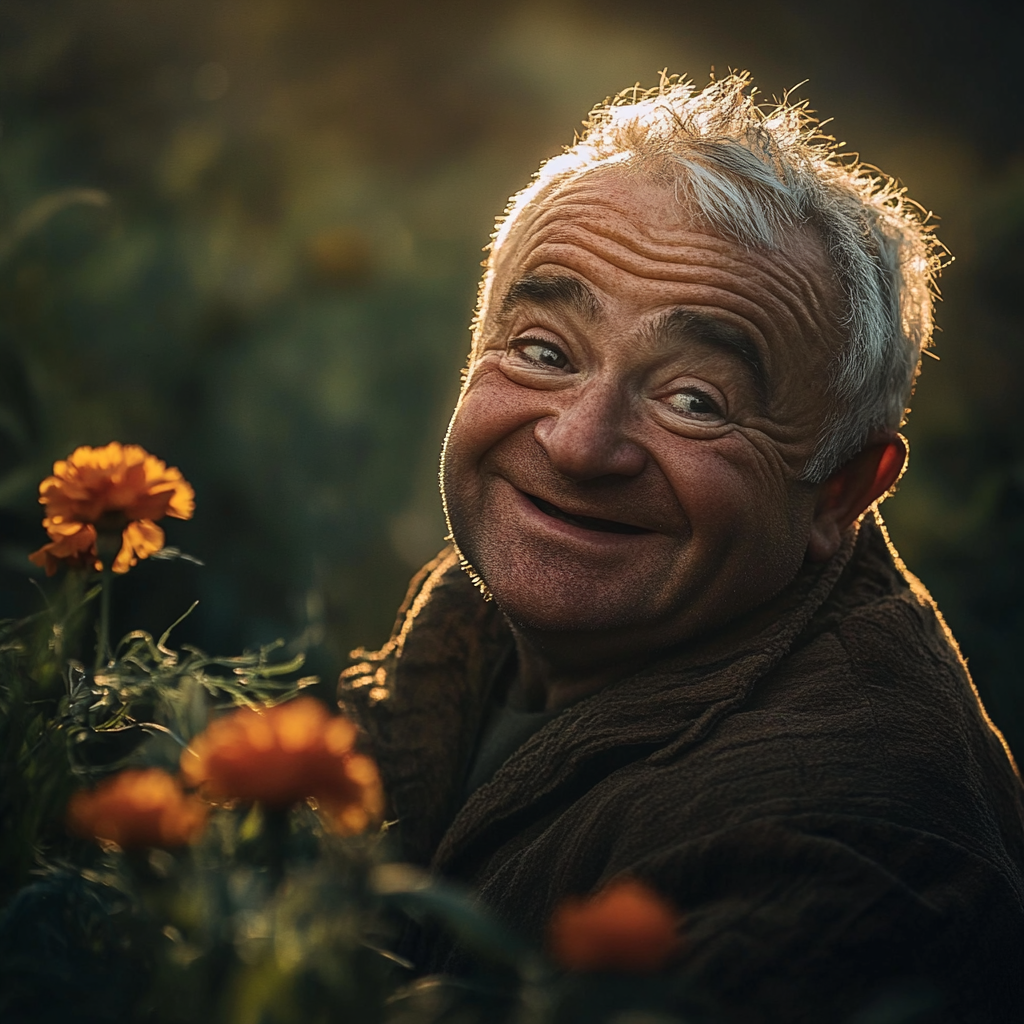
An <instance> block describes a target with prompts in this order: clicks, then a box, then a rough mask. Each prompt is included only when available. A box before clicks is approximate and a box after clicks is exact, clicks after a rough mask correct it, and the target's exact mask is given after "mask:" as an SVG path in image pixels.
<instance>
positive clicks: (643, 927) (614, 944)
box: [547, 878, 680, 974]
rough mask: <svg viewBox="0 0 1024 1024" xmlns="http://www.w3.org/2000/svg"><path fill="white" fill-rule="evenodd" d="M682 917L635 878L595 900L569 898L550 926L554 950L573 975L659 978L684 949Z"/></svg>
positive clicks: (611, 887) (614, 885) (615, 885)
mask: <svg viewBox="0 0 1024 1024" xmlns="http://www.w3.org/2000/svg"><path fill="white" fill-rule="evenodd" d="M679 920H680V917H679V913H678V912H677V911H676V910H675V908H674V907H672V905H671V904H669V903H668V902H667V901H666V900H665V899H664V898H663V897H661V896H660V895H658V893H656V892H655V891H654V890H653V889H651V888H650V887H648V886H646V885H644V884H643V883H642V882H638V881H636V880H635V879H632V878H626V879H621V880H619V881H614V882H611V883H610V884H609V885H607V886H606V887H605V888H604V889H602V890H601V891H600V892H599V893H597V895H595V896H591V897H590V898H589V899H567V900H565V901H564V902H562V903H561V904H560V905H559V906H558V907H556V909H555V912H554V914H552V915H551V920H550V921H549V922H548V936H547V937H548V948H549V950H550V952H551V955H552V957H553V958H554V960H555V962H556V963H558V964H559V966H561V967H563V968H564V969H565V970H568V971H619V972H623V973H628V974H653V973H655V972H656V971H660V970H662V968H664V967H666V966H667V965H668V963H669V961H670V960H671V959H672V957H673V956H674V955H675V953H676V952H677V951H678V950H679V947H680V939H679V932H678V926H679Z"/></svg>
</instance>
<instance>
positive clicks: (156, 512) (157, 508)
mask: <svg viewBox="0 0 1024 1024" xmlns="http://www.w3.org/2000/svg"><path fill="white" fill-rule="evenodd" d="M39 502H40V504H42V505H44V506H45V507H46V517H45V518H44V519H43V526H44V527H45V529H46V532H47V533H48V534H49V535H50V543H49V544H44V545H43V547H41V548H40V549H39V550H38V551H35V552H33V553H32V554H31V555H29V558H31V559H32V561H33V562H35V563H36V565H42V566H45V567H46V574H47V575H48V576H52V575H53V574H54V573H55V572H56V571H57V567H58V566H59V565H60V563H61V562H64V563H66V564H69V565H79V566H89V565H93V566H95V568H96V569H101V568H102V564H101V562H100V560H99V556H98V555H97V551H96V541H97V534H104V535H107V536H111V535H112V537H113V540H114V545H115V546H116V542H117V537H118V536H120V550H119V551H118V553H117V556H116V557H115V558H114V561H113V566H112V568H113V570H114V572H118V573H124V572H127V571H128V569H129V568H130V567H131V566H133V565H135V564H136V563H137V562H138V560H139V559H140V558H148V557H149V556H150V555H151V554H153V553H154V552H155V551H159V550H160V549H161V548H162V547H163V546H164V531H163V530H161V529H160V527H159V526H157V525H156V522H155V520H157V519H163V517H164V516H174V518H176V519H191V518H192V512H193V511H194V509H195V492H194V491H193V490H192V486H191V485H190V484H189V483H188V481H187V480H185V478H184V477H183V476H182V475H181V472H180V471H179V470H177V469H175V468H174V467H170V468H168V466H167V465H166V463H164V462H161V461H160V459H158V458H156V457H155V456H153V455H150V454H149V452H147V451H146V450H145V449H144V448H140V447H139V446H138V445H137V444H125V445H122V444H119V443H118V442H117V441H112V442H111V443H110V444H108V445H106V446H105V447H103V448H89V447H87V446H85V445H83V446H82V447H81V448H76V449H75V450H74V451H73V452H72V453H71V454H70V455H69V456H68V457H67V459H64V460H61V461H59V462H55V463H54V464H53V476H49V477H47V478H46V479H45V480H44V481H43V482H42V483H41V484H40V485H39ZM112 553H113V552H111V554H112ZM107 557H109V556H107Z"/></svg>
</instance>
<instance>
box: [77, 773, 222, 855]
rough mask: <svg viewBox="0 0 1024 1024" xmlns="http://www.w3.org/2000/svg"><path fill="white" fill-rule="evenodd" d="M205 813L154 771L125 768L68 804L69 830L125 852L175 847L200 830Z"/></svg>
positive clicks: (199, 803)
mask: <svg viewBox="0 0 1024 1024" xmlns="http://www.w3.org/2000/svg"><path fill="white" fill-rule="evenodd" d="M207 813H208V808H207V807H206V806H205V805H204V804H203V803H202V801H200V800H199V799H198V798H196V797H194V796H189V795H187V794H186V793H185V792H184V791H183V790H182V788H181V785H180V784H179V783H178V781H177V780H176V779H174V778H173V777H172V776H170V775H169V774H168V773H167V772H165V771H162V770H161V769H159V768H145V769H129V770H126V771H123V772H120V773H119V774H117V775H114V776H112V777H110V778H108V779H105V780H104V781H103V782H101V783H100V785H99V786H97V787H96V789H94V790H83V791H80V792H78V793H75V794H74V795H73V796H72V798H71V800H70V801H69V802H68V812H67V819H68V826H69V828H70V829H71V830H72V831H73V832H76V833H77V834H79V835H82V836H85V837H88V838H95V839H107V840H110V841H112V842H115V843H117V844H118V845H119V846H122V847H124V848H125V849H130V848H138V847H147V846H180V845H183V844H184V843H187V842H191V841H192V840H193V839H194V838H196V836H198V834H199V833H200V832H201V831H202V829H203V827H204V825H205V821H206V816H207Z"/></svg>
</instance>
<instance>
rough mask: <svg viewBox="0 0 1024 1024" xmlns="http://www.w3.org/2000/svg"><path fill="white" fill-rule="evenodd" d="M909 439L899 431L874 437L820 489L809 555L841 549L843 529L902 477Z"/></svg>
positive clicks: (822, 556) (821, 557) (816, 558)
mask: <svg viewBox="0 0 1024 1024" xmlns="http://www.w3.org/2000/svg"><path fill="white" fill-rule="evenodd" d="M906 464H907V442H906V441H905V440H904V438H903V437H902V436H901V435H900V434H893V435H892V436H890V437H887V438H883V439H881V440H878V441H872V442H871V443H870V444H868V445H867V446H866V447H864V448H862V449H861V451H859V452H858V453H857V454H856V455H855V456H854V457H853V458H852V459H850V461H849V462H847V463H845V464H844V465H842V466H840V467H839V469H837V470H836V471H835V472H834V473H833V474H832V475H831V476H830V477H829V478H828V479H827V480H826V481H825V482H824V483H822V484H821V485H820V490H819V491H818V502H817V505H816V506H815V509H814V519H813V520H812V521H811V534H810V538H809V539H808V541H807V557H808V558H809V559H810V560H811V561H812V562H824V561H826V560H827V559H829V558H831V557H832V556H833V555H834V554H835V553H836V551H837V550H838V549H839V543H840V540H841V538H842V534H843V531H844V530H845V529H846V528H847V527H848V526H849V525H850V524H851V523H852V522H854V520H856V519H857V518H858V517H859V516H860V515H861V513H863V512H864V511H865V510H866V509H868V508H870V507H871V506H872V505H873V504H874V503H875V502H876V501H878V499H879V498H881V497H882V495H883V494H885V493H886V491H888V490H889V489H890V488H891V487H892V486H893V484H895V483H896V481H897V480H899V478H900V474H901V473H902V472H903V467H904V466H905V465H906Z"/></svg>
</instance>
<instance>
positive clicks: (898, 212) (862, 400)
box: [474, 73, 945, 482]
mask: <svg viewBox="0 0 1024 1024" xmlns="http://www.w3.org/2000/svg"><path fill="white" fill-rule="evenodd" d="M756 95H757V94H756V90H755V89H753V88H752V86H751V81H750V77H749V75H747V74H746V73H742V74H731V75H729V76H728V77H727V78H723V79H718V80H715V79H714V78H713V79H712V81H711V82H710V84H709V85H708V86H706V87H705V88H704V89H703V90H699V91H698V90H697V89H695V88H694V86H693V85H692V83H690V82H688V81H685V80H683V79H681V78H678V77H676V76H672V77H667V76H665V75H663V76H662V80H661V83H660V85H659V86H658V87H657V88H656V89H651V90H647V91H644V90H641V89H639V88H638V87H637V88H633V89H628V90H626V91H625V92H622V93H620V94H619V95H618V96H616V97H615V98H614V99H612V100H610V101H607V102H606V103H604V104H602V105H600V106H598V107H596V108H595V109H594V110H593V111H592V112H591V115H590V119H589V121H588V122H587V124H586V126H585V131H584V133H583V135H582V136H579V137H578V138H577V139H576V141H575V143H574V144H573V145H572V146H570V147H568V148H567V149H566V150H565V151H564V152H563V153H562V154H560V155H559V156H556V157H553V158H552V159H551V160H548V161H547V162H546V163H545V164H543V165H542V166H541V168H540V170H539V171H538V172H537V174H536V176H535V178H534V180H533V181H532V182H531V184H530V185H529V186H527V187H526V188H525V189H523V190H522V191H521V192H519V193H518V194H516V195H515V196H513V197H512V199H511V200H510V202H509V205H508V207H507V209H506V211H505V214H504V216H503V217H501V218H499V220H498V223H497V225H496V228H495V232H494V235H493V236H492V242H491V246H490V254H489V256H488V259H487V262H486V264H485V266H486V268H487V269H486V271H485V274H484V277H483V280H482V281H481V284H480V296H479V303H478V307H477V315H476V319H475V342H474V344H475V345H478V344H479V342H480V334H481V328H482V326H483V323H484V320H485V317H486V315H487V309H488V306H489V303H490V301H491V299H492V295H491V292H492V289H493V286H494V282H495V278H496V276H497V268H498V266H499V264H500V263H502V262H503V255H504V253H505V251H506V250H514V249H515V244H514V243H515V238H516V235H517V230H516V229H517V226H518V225H520V223H521V222H522V220H523V214H524V212H526V211H528V210H530V209H532V208H534V207H536V206H537V204H539V203H542V202H544V201H545V200H547V199H549V198H551V197H552V196H553V194H554V193H556V192H557V191H558V190H559V189H560V188H561V187H562V186H563V185H565V184H567V183H568V182H571V181H573V180H575V179H577V178H579V177H580V176H582V175H584V174H588V173H590V172H592V171H595V170H598V169H600V168H611V167H617V168H622V169H623V170H626V171H628V172H629V173H637V172H639V173H641V174H644V175H646V176H648V177H650V178H653V179H654V180H656V181H661V182H664V183H666V184H670V185H671V186H672V187H673V188H674V189H675V192H676V195H677V197H678V198H679V200H680V202H682V203H685V204H686V205H687V207H688V209H690V210H691V211H696V214H697V215H698V216H700V217H701V218H703V219H704V220H705V221H706V223H707V224H708V226H709V227H711V228H713V229H714V230H715V231H718V232H720V233H721V234H722V235H723V236H726V237H730V238H733V239H735V240H737V241H739V242H741V243H742V244H744V245H746V246H749V247H752V248H757V249H761V250H768V251H772V250H776V251H777V250H780V249H783V248H784V245H785V241H786V236H787V232H788V231H790V230H792V228H794V227H796V226H798V225H803V224H809V225H811V226H812V227H813V228H814V229H815V230H816V231H817V232H818V234H819V236H820V237H821V239H822V241H823V242H824V245H825V247H826V249H827V251H828V253H829V256H830V258H831V260H832V264H833V267H834V270H835V273H836V275H837V278H838V280H839V283H840V286H841V288H842V291H843V296H844V298H843V308H842V310H841V312H840V320H839V323H838V324H837V326H838V327H839V329H840V331H841V333H842V335H843V337H844V344H843V346H842V348H841V350H840V352H839V353H838V355H837V356H836V358H835V360H834V362H833V364H832V366H831V367H830V373H829V381H828V387H829V397H830V411H829V414H828V416H827V418H826V422H825V424H824V426H823V428H822V431H821V434H820V436H819V438H818V440H817V444H816V447H815V451H814V454H813V455H812V456H811V458H810V459H809V460H808V462H807V464H806V466H805V467H804V470H803V473H802V477H803V479H805V480H809V481H814V482H818V481H821V480H824V479H826V478H827V477H828V476H829V475H830V474H831V473H832V472H834V471H835V469H837V468H838V467H839V466H841V465H842V464H843V463H844V462H846V461H847V460H848V459H850V458H851V457H852V456H853V455H855V454H856V453H857V452H858V451H860V450H861V448H862V447H863V446H864V444H865V443H866V442H867V441H868V440H869V439H870V438H871V437H872V436H873V435H878V434H880V433H887V432H890V431H894V430H897V429H898V428H899V427H900V426H902V424H903V422H904V420H905V417H906V414H907V413H908V412H909V409H908V408H907V403H908V402H909V400H910V396H911V393H912V391H913V386H914V381H915V378H916V376H917V372H918V368H919V364H920V360H921V353H922V352H923V351H924V349H925V348H926V347H927V345H928V344H929V342H930V340H931V334H932V305H933V302H934V299H935V298H936V296H937V294H938V293H937V289H936V287H935V277H936V276H937V274H938V271H939V269H940V268H941V265H942V256H943V254H944V253H945V249H944V248H943V247H942V246H941V244H940V243H939V242H938V241H937V239H936V238H935V236H934V234H933V231H932V227H931V226H930V225H929V223H928V221H929V216H930V215H928V214H926V213H925V212H924V211H923V210H922V209H921V208H920V207H919V206H918V205H917V204H916V203H913V202H912V201H911V200H909V199H908V198H907V196H906V193H905V190H904V189H902V188H900V187H899V186H898V185H897V184H896V182H895V181H893V180H892V179H891V178H888V177H886V176H885V175H883V174H881V173H880V172H879V171H878V170H877V169H876V168H873V167H870V166H868V165H865V164H863V163H861V162H860V161H859V160H858V159H857V158H856V157H855V156H850V155H847V154H843V153H841V152H840V150H839V146H838V145H837V144H836V142H835V140H834V139H832V138H830V137H828V136H826V135H823V134H822V132H821V130H820V125H819V122H818V121H817V120H816V119H815V118H814V117H812V116H811V114H810V112H809V111H808V109H807V106H806V103H795V104H794V103H790V102H789V101H788V99H783V100H782V102H777V103H775V104H773V105H764V104H761V103H758V102H756V101H755V100H756Z"/></svg>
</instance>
